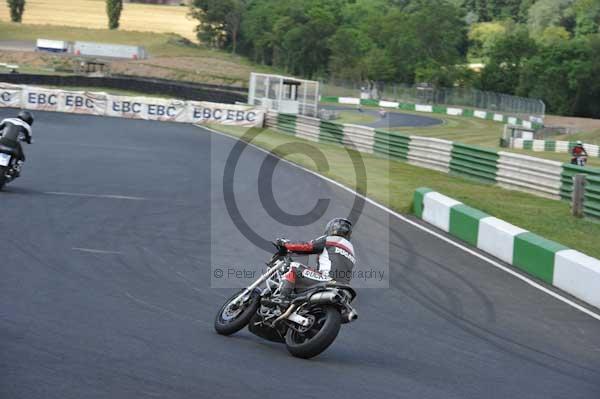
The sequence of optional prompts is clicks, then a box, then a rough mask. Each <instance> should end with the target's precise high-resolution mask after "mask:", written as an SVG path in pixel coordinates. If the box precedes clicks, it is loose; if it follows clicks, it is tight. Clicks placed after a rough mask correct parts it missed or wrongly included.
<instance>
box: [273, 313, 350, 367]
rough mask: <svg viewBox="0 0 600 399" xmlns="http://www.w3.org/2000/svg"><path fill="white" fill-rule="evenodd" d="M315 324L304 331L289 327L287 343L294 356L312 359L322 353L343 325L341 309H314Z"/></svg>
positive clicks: (311, 315)
mask: <svg viewBox="0 0 600 399" xmlns="http://www.w3.org/2000/svg"><path fill="white" fill-rule="evenodd" d="M310 317H311V318H313V320H314V321H313V324H312V325H311V326H310V327H309V328H308V329H307V330H306V331H303V332H299V331H296V330H294V329H292V328H290V329H288V331H287V333H286V335H285V345H286V347H287V349H288V351H289V352H290V353H291V354H292V356H295V357H300V358H303V359H310V358H311V357H315V356H317V355H318V354H320V353H322V352H323V351H324V350H325V349H327V348H328V347H329V345H331V344H332V343H333V341H335V339H336V337H337V335H338V333H339V332H340V327H341V325H342V316H341V314H340V311H339V310H338V309H336V308H334V307H332V306H325V307H323V308H317V309H314V312H311V313H310Z"/></svg>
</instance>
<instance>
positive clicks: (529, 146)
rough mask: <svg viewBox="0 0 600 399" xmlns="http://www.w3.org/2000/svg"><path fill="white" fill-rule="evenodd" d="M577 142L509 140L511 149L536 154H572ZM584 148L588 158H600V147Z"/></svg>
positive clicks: (587, 146) (589, 145)
mask: <svg viewBox="0 0 600 399" xmlns="http://www.w3.org/2000/svg"><path fill="white" fill-rule="evenodd" d="M575 144H576V142H575V141H560V140H558V141H554V140H524V139H516V138H511V139H510V140H509V147H510V148H517V149H520V150H531V151H536V152H543V151H546V152H571V150H572V149H573V147H574V146H575ZM583 148H585V150H586V151H587V153H588V156H590V157H594V158H599V157H600V146H597V145H595V144H586V143H584V144H583Z"/></svg>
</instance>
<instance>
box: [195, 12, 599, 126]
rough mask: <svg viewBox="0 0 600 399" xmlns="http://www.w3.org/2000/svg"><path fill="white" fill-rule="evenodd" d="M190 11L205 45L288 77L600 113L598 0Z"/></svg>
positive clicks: (575, 112)
mask: <svg viewBox="0 0 600 399" xmlns="http://www.w3.org/2000/svg"><path fill="white" fill-rule="evenodd" d="M192 14H193V15H194V16H195V17H196V18H198V19H199V20H200V21H201V24H200V25H199V29H198V36H199V38H200V39H201V40H202V41H203V42H204V43H206V44H208V45H210V46H213V47H217V48H223V49H229V50H230V51H233V52H236V53H240V54H243V55H245V56H247V57H249V58H251V59H252V60H253V61H255V62H258V63H263V64H266V65H272V66H275V67H278V68H281V69H283V70H285V71H286V72H287V73H290V74H294V75H298V76H304V77H308V78H313V79H315V78H326V77H331V78H337V79H348V80H353V81H365V80H372V81H375V80H376V81H387V82H403V83H415V82H428V83H431V84H434V85H437V86H446V87H448V86H461V87H475V88H479V89H482V90H489V91H497V92H503V93H508V94H516V95H520V96H526V97H536V98H542V99H543V100H544V102H545V103H546V105H547V111H548V112H553V113H559V114H565V115H579V116H596V117H600V79H598V78H597V77H598V76H600V51H599V50H600V34H599V33H598V32H599V25H600V0H194V1H193V2H192ZM470 62H476V63H479V62H480V63H482V64H484V65H485V67H484V68H483V69H482V70H481V72H480V73H478V72H474V71H473V69H470V68H469V67H468V64H469V63H470Z"/></svg>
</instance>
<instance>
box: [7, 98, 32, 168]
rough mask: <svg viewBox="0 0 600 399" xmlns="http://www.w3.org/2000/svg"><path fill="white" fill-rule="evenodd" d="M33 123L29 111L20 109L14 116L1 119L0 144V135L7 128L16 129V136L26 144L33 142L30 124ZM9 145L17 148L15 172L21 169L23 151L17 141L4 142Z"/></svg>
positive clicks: (23, 157)
mask: <svg viewBox="0 0 600 399" xmlns="http://www.w3.org/2000/svg"><path fill="white" fill-rule="evenodd" d="M32 125H33V115H32V114H31V112H29V111H24V110H23V111H21V112H19V113H18V114H17V117H16V118H7V119H3V120H2V121H1V122H0V144H1V143H2V140H3V139H2V135H3V134H4V132H5V131H6V130H8V129H18V135H17V137H18V138H19V140H22V141H25V142H26V143H27V144H31V143H32V142H33V139H32V130H31V126H32ZM6 144H7V145H9V146H14V147H15V148H16V149H17V166H16V170H17V173H19V171H20V170H21V165H22V164H23V162H25V153H24V152H23V148H22V147H21V143H20V142H19V141H16V142H11V143H6Z"/></svg>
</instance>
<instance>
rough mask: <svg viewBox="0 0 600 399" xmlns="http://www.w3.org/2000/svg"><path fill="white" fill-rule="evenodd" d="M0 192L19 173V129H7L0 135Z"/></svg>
mask: <svg viewBox="0 0 600 399" xmlns="http://www.w3.org/2000/svg"><path fill="white" fill-rule="evenodd" d="M0 134H1V136H0V190H2V188H3V187H4V185H5V184H7V183H10V182H11V181H13V180H14V179H16V178H17V177H19V175H20V173H21V169H20V168H21V166H20V164H19V158H18V156H19V148H20V147H19V140H22V138H21V137H20V135H19V129H18V128H16V127H8V128H6V129H4V131H3V132H1V133H0Z"/></svg>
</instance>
